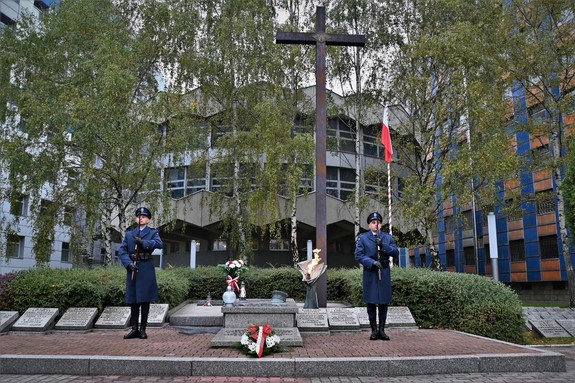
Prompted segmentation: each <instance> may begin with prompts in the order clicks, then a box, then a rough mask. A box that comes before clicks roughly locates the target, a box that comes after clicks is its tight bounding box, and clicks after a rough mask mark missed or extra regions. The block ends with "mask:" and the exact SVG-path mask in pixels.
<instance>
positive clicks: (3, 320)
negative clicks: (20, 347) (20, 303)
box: [0, 311, 18, 332]
mask: <svg viewBox="0 0 575 383" xmlns="http://www.w3.org/2000/svg"><path fill="white" fill-rule="evenodd" d="M17 319H18V311H0V332H2V331H4V330H6V331H8V330H10V327H11V326H12V324H13V323H14V322H16V320H17Z"/></svg>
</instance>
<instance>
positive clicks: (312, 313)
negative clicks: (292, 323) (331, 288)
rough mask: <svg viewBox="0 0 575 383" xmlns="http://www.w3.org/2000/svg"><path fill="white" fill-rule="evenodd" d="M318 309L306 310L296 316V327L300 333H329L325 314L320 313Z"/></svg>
mask: <svg viewBox="0 0 575 383" xmlns="http://www.w3.org/2000/svg"><path fill="white" fill-rule="evenodd" d="M319 310H320V309H317V311H316V310H315V309H306V310H304V312H300V313H299V314H296V321H297V327H298V329H299V330H300V331H307V332H313V331H318V332H325V331H329V326H328V323H327V312H325V310H324V312H321V311H319Z"/></svg>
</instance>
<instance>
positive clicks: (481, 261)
mask: <svg viewBox="0 0 575 383" xmlns="http://www.w3.org/2000/svg"><path fill="white" fill-rule="evenodd" d="M477 263H478V270H479V275H485V273H487V270H486V269H487V264H486V261H485V249H482V248H479V249H477Z"/></svg>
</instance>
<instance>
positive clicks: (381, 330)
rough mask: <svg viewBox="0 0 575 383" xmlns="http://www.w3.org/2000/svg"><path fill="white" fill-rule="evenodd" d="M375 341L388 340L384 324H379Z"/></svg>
mask: <svg viewBox="0 0 575 383" xmlns="http://www.w3.org/2000/svg"><path fill="white" fill-rule="evenodd" d="M370 339H371V338H370ZM377 339H381V340H389V337H388V336H387V334H386V333H385V324H381V323H380V324H379V331H378V332H377Z"/></svg>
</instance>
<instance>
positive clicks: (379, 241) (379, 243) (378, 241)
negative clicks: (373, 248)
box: [375, 237, 381, 246]
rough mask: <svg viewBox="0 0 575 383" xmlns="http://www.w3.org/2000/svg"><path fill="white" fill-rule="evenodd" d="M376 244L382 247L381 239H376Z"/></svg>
mask: <svg viewBox="0 0 575 383" xmlns="http://www.w3.org/2000/svg"><path fill="white" fill-rule="evenodd" d="M375 244H376V245H377V246H380V245H381V238H379V237H375Z"/></svg>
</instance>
